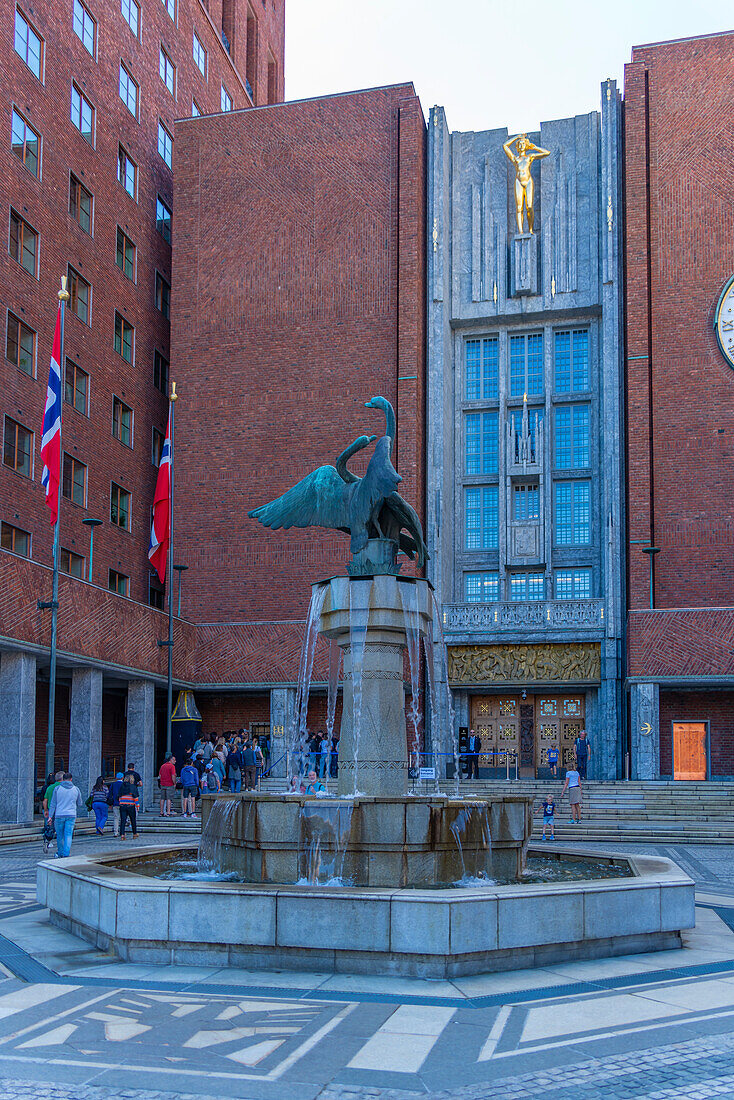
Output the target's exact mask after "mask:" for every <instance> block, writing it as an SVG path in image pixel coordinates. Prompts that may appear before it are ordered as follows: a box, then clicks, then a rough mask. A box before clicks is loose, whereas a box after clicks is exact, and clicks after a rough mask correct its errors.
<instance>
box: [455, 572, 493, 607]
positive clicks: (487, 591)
mask: <svg viewBox="0 0 734 1100" xmlns="http://www.w3.org/2000/svg"><path fill="white" fill-rule="evenodd" d="M464 590H465V594H466V600H467V603H491V602H493V601H494V600H498V599H499V598H500V578H499V573H466V574H465V577H464Z"/></svg>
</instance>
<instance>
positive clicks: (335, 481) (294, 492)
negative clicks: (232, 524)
mask: <svg viewBox="0 0 734 1100" xmlns="http://www.w3.org/2000/svg"><path fill="white" fill-rule="evenodd" d="M348 497H349V487H348V486H347V485H345V483H344V482H343V481H342V479H341V478H340V477H339V474H338V473H337V471H336V469H335V468H334V467H333V466H319V468H318V469H317V470H314V471H313V472H312V473H310V474H308V475H307V476H306V477H304V478H302V480H301V481H299V482H298V484H297V485H294V486H293V487H292V488H290V489H289V490H288V491H287V492H286V493H283V495H282V496H279V497H276V498H275V500H271V501H270V502H269V503H268V504H262V505H261V506H260V507H259V508H253V509H252V511H250V512H248V513H247V514H248V516H251V518H252V519H257V520H259V521H260V523H262V524H263V526H265V527H272V529H273V530H274V531H277V530H278V529H279V528H280V527H282V528H284V529H285V530H286V531H287V530H288V528H289V527H337V528H338V527H342V528H343V527H348V526H349V511H348Z"/></svg>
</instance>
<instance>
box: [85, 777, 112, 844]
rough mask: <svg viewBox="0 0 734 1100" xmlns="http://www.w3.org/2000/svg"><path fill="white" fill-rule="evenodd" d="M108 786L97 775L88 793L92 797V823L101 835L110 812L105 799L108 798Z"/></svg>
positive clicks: (102, 778)
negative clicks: (90, 791)
mask: <svg viewBox="0 0 734 1100" xmlns="http://www.w3.org/2000/svg"><path fill="white" fill-rule="evenodd" d="M109 795H110V791H109V787H108V786H107V784H106V783H105V781H104V777H103V776H101V775H99V776H97V782H96V783H95V784H94V786H93V787H92V793H91V795H90V797H91V799H92V812H93V813H94V824H95V828H96V830H97V834H98V835H99V836H102V833H103V832H104V827H105V825H106V824H107V817H108V815H109V812H110V808H109V806H108V805H107V799H108V798H109Z"/></svg>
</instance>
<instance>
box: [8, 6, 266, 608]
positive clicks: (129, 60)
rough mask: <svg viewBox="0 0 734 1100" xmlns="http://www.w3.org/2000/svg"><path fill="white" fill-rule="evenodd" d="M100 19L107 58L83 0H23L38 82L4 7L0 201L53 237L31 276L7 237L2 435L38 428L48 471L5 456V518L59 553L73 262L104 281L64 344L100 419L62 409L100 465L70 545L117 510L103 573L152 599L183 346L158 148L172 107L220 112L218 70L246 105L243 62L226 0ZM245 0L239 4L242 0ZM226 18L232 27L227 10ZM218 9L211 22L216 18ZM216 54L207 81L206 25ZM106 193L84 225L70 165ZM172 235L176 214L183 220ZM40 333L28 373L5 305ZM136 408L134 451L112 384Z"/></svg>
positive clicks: (106, 9)
mask: <svg viewBox="0 0 734 1100" xmlns="http://www.w3.org/2000/svg"><path fill="white" fill-rule="evenodd" d="M85 2H86V4H87V7H88V9H89V11H90V12H91V14H92V15H93V17H95V18H96V20H97V49H96V59H94V58H92V57H91V56H90V54H89V53H88V52H87V50H86V49H85V48H84V46H83V44H82V42H81V41H80V39H79V38H78V37H77V36H76V34H74V33H73V31H72V3H71V0H64V3H62V4H53V3H51V2H50V0H33V3H32V4H31V5H30V6H29V5H28V4H27V3H26V4H22V5H21V7H23V9H24V11H25V13H26V15H27V16H28V18H29V19H30V21H31V22H32V23H33V25H34V26H35V28H36V30H37V31H38V33H39V34H40V35H41V36H42V37H43V38H44V40H45V55H46V63H45V74H44V82H40V81H39V80H38V79H36V77H35V76H34V75H33V74H32V73H31V71H30V70H29V69H28V67H27V66H26V65H25V63H24V62H23V61H22V60H21V58H20V57H19V56H18V55H17V54H16V53H15V51H14V49H13V21H14V7H15V5H14V4H10V3H8V4H4V5H3V6H2V13H1V14H0V47H1V48H2V57H3V65H2V67H1V68H0V135H2V138H1V140H0V161H1V164H2V171H1V172H0V212H1V213H2V225H3V226H5V229H4V230H3V233H4V234H7V226H8V217H9V208H10V206H12V207H13V208H14V209H15V210H16V211H18V212H19V213H20V214H21V215H22V216H23V217H24V218H26V219H27V221H28V222H29V223H30V224H31V225H32V226H33V228H34V229H36V230H37V231H38V232H39V233H40V264H39V278H38V279H34V278H33V277H32V276H31V275H30V274H28V273H27V272H26V271H24V270H23V269H22V268H21V267H20V265H19V264H17V263H16V262H15V261H14V260H13V259H11V258H10V256H9V255H8V248H7V237H6V236H5V237H3V239H2V241H0V301H1V302H2V309H1V310H0V341H1V342H2V344H1V349H0V434H1V433H2V423H3V419H4V416H5V415H6V414H7V415H9V416H11V417H12V418H13V419H15V420H18V421H20V422H21V423H22V424H23V425H24V426H26V427H27V428H29V429H31V430H32V431H34V432H35V471H34V473H35V476H34V479H33V480H32V481H30V480H28V479H26V478H24V477H21V476H19V475H17V474H15V473H14V472H11V471H10V470H8V469H6V468H5V467H4V466H0V520H4V521H5V522H8V523H11V524H12V525H14V526H17V527H20V528H22V529H24V530H27V531H30V532H31V534H32V536H33V549H32V554H33V557H34V558H36V559H37V560H38V561H41V562H43V563H46V564H50V561H51V539H52V530H51V526H50V524H49V522H48V511H47V509H46V507H45V504H44V500H43V493H42V489H41V485H40V474H41V463H40V426H41V420H42V416H43V408H44V404H45V393H46V382H47V378H48V364H49V358H50V354H51V342H52V337H53V327H54V324H55V319H56V301H57V300H56V292H57V290H58V289H59V279H60V276H61V275H62V274H65V273H66V269H67V264H71V265H72V266H73V267H74V268H75V269H76V270H77V271H79V272H80V273H81V274H82V275H83V277H84V278H85V279H87V281H88V282H90V283H91V284H92V310H91V327H87V326H86V325H84V324H83V323H82V322H81V321H80V320H79V319H78V318H77V317H76V316H74V315H73V314H71V312H70V311H67V324H66V348H65V351H66V355H67V356H69V357H71V358H72V359H74V360H75V361H77V362H78V363H79V365H80V366H81V367H82V368H83V369H84V370H85V371H87V372H88V374H89V375H90V399H89V410H88V411H89V416H88V417H87V416H85V415H82V414H81V413H79V412H77V411H76V410H75V409H73V408H72V407H71V406H69V405H64V449H65V450H66V451H68V452H69V453H71V454H72V455H74V456H76V457H77V458H79V459H81V460H82V461H83V462H84V463H86V464H87V465H88V489H87V507H86V509H84V508H81V507H78V506H76V505H73V504H71V503H69V502H67V501H64V502H63V507H62V523H63V526H62V545H63V546H65V547H67V548H69V549H72V550H73V551H75V552H77V553H79V554H81V555H82V556H84V557H85V558H86V557H87V553H88V545H89V535H88V531H87V529H85V528H84V527H83V526H82V519H83V518H84V517H85V516H93V517H96V518H100V519H102V520H104V521H105V522H104V523H103V525H102V526H101V527H100V528H99V529H98V530H97V533H96V535H95V555H94V566H95V575H94V580H95V581H96V582H98V583H99V584H101V585H102V586H104V587H106V586H107V583H108V570H109V569H110V568H113V569H116V570H118V571H119V572H122V573H124V574H126V575H128V576H130V578H131V592H130V594H131V596H132V597H133V599H136V600H140V601H142V602H144V603H147V600H148V575H149V572H148V565H149V563H148V560H147V547H148V539H149V531H150V518H149V517H150V506H151V503H152V496H153V486H154V483H155V469H154V467H153V465H152V463H151V436H152V429H153V427H154V426H155V427H157V428H162V427H163V426H164V424H165V419H166V400H165V398H164V397H163V396H162V395H161V394H160V393H159V392H158V391H157V390H156V388H155V387H154V385H153V354H154V351H155V350H156V349H158V350H159V351H160V352H162V353H163V354H164V355H165V357H166V358H168V357H169V354H170V336H169V328H170V326H169V322H168V321H167V320H166V319H165V318H164V317H163V316H162V314H161V313H160V312H159V311H158V310H157V309H156V308H155V305H154V292H155V274H156V270H158V271H160V272H161V274H162V275H163V276H164V278H166V279H167V280H168V281H169V282H170V279H171V246H170V245H169V244H167V243H166V242H165V241H164V240H163V238H162V237H161V236H160V234H159V233H157V232H156V227H155V211H156V196H157V195H158V194H160V195H161V196H162V197H163V198H164V200H165V201H166V202H167V203H168V204H169V206H170V205H172V197H173V180H172V173H171V171H170V169H169V168H168V167H167V166H166V165H165V164H164V162H163V160H162V159H161V157H160V156H159V154H158V149H157V135H158V119H159V118H160V119H161V121H162V122H163V123H164V125H165V126H166V127H167V128H168V130H169V131H170V132H171V133H173V130H174V119H175V118H177V117H179V116H181V115H190V114H191V99H192V94H193V95H194V96H195V97H196V100H197V102H198V104H199V107H200V108H201V110H202V111H219V109H220V86H221V82H222V81H224V83H225V84H226V86H227V89H228V91H229V93H230V95H231V97H232V99H233V102H234V106H235V107H244V106H247V105H249V103H250V99H249V96H248V94H247V92H246V90H245V85H244V74H240V73H239V72H238V70H236V69H235V68H234V67H233V64H232V60H231V59H230V57H229V55H228V54H227V52H226V50H225V48H224V45H223V43H222V39H221V35H220V29H219V28H220V26H221V6H222V4H221V0H217V2H215V0H212V5H211V16H212V18H210V16H209V15H207V13H206V11H205V8H204V6H203V5H202V4H201V3H199V0H179V3H178V5H177V23H174V22H173V21H172V20H171V18H170V17H169V15H168V14H167V11H166V8H165V7H164V5H163V4H162V3H161V2H160V0H156V2H151V3H146V4H143V5H141V8H142V14H141V36H140V37H139V38H138V39H136V38H135V37H134V36H133V34H132V33H131V31H130V29H129V28H128V25H127V23H126V22H125V20H124V19H123V17H122V15H121V12H120V5H119V3H103V2H102V0H85ZM230 6H232V5H230ZM233 7H234V15H235V20H236V22H237V23H238V25H239V27H240V31H239V32H238V33H237V34H236V35H235V43H234V56H235V58H236V59H239V56H240V53H241V52H242V50H243V49H244V45H245V42H244V35H245V31H244V27H245V26H246V9H247V3H246V2H245V0H234V5H233ZM251 7H252V9H253V11H255V12H256V14H257V16H258V22H259V29H258V40H259V43H260V51H259V56H260V59H261V60H260V62H259V63H258V72H257V76H256V80H255V88H254V92H255V98H256V101H257V102H262V101H263V100H264V97H265V95H266V89H267V53H268V51H271V52H272V53H273V55H274V56H275V57H276V58H277V59H278V62H279V70H280V74H281V79H280V86H279V94H280V95H281V96H282V71H283V42H284V36H283V29H284V23H283V20H284V2H283V0H275V2H274V3H273V2H272V0H271V2H269V3H268V4H267V6H266V7H263V6H262V3H261V2H260V0H257V2H255V0H252V3H251ZM217 16H218V18H219V24H217V23H216V18H217ZM213 20H214V21H213ZM194 28H196V32H197V34H198V36H199V38H200V40H201V41H202V43H203V44H204V46H205V48H206V50H207V54H208V79H206V80H205V79H204V77H202V76H201V74H200V73H199V70H198V69H197V67H196V66H195V64H194V60H193V54H192V42H193V32H194ZM161 44H162V45H163V46H164V48H165V49H166V50H167V52H168V53H169V55H170V56H171V58H172V60H173V61H174V63H175V65H176V78H177V88H176V98H175V100H174V99H173V98H172V97H171V95H170V94H169V92H168V91H167V89H166V87H165V85H164V84H163V82H162V81H161V79H160V77H159V71H158V69H159V64H158V62H159V48H160V45H161ZM121 60H122V61H123V62H124V63H125V65H126V66H127V67H128V68H129V70H130V72H131V74H132V75H133V77H134V78H135V80H136V81H137V82H138V84H139V86H140V94H139V121H138V120H136V119H134V118H133V116H132V115H131V114H130V112H129V111H128V110H127V108H126V106H125V105H124V104H123V102H122V100H121V99H120V96H119V92H118V78H119V65H120V61H121ZM72 80H75V81H76V82H77V83H78V85H79V87H80V88H81V90H82V91H83V92H84V94H85V95H86V96H87V97H88V98H89V100H90V101H91V102H92V104H93V105H94V107H95V109H96V143H95V147H94V148H92V147H90V146H89V145H88V144H87V142H86V141H85V140H84V139H83V138H82V136H81V135H80V133H79V132H78V130H76V128H75V127H74V126H73V125H72V123H71V121H70V88H71V82H72ZM13 105H15V106H16V108H17V109H18V110H19V111H20V112H21V113H22V114H23V115H24V116H25V117H26V119H27V120H28V122H30V124H31V125H32V126H33V127H34V128H35V129H36V130H37V131H38V132H39V133H40V134H41V137H42V158H41V177H40V179H35V178H34V177H33V176H32V175H31V174H30V172H28V171H27V170H26V169H25V168H24V167H23V165H22V164H21V163H20V161H19V160H18V158H17V157H16V156H14V155H13V154H12V153H11V151H10V130H11V109H12V106H13ZM118 142H122V144H123V145H124V146H125V147H126V149H127V151H128V153H129V154H130V156H131V157H132V158H133V159H134V160H135V161H137V163H138V169H139V171H138V201H137V202H136V201H134V200H133V199H132V198H130V196H128V195H127V193H126V192H125V191H124V190H123V188H122V187H121V185H120V184H119V183H118V180H117V153H118ZM70 170H71V171H73V172H74V174H75V175H76V176H77V177H78V178H79V179H81V181H82V182H83V183H84V185H85V186H86V187H87V188H88V189H89V190H90V191H91V192H92V193H93V195H94V235H93V237H90V236H89V235H88V234H86V233H84V232H83V231H82V230H81V229H80V227H79V225H78V224H77V222H75V221H74V220H73V219H72V218H71V217H70V216H69V214H68V196H69V172H70ZM173 224H174V234H175V225H176V212H175V210H174V216H173ZM118 225H119V226H120V227H121V228H122V229H123V230H124V232H125V233H126V234H127V236H128V237H129V238H130V239H131V240H132V241H134V243H135V244H136V246H137V272H136V282H135V283H133V282H131V281H130V280H129V279H127V278H125V276H124V275H123V274H122V272H121V271H120V270H119V269H118V268H117V267H116V266H115V250H116V233H117V226H118ZM8 309H10V310H12V312H13V313H15V314H16V316H18V317H20V318H21V320H23V321H24V322H25V323H27V324H28V325H29V326H30V327H31V328H33V329H34V330H36V331H37V332H38V341H37V370H36V377H35V378H29V377H27V375H25V374H23V373H21V372H20V371H18V370H17V369H16V368H15V367H14V366H13V365H11V364H10V363H9V362H8V361H7V360H6V359H5V346H6V317H7V312H6V311H7V310H8ZM116 310H117V311H119V312H120V313H121V314H122V315H123V316H125V317H126V318H127V319H128V320H129V321H130V323H131V324H132V325H133V326H134V328H135V363H134V365H132V366H131V365H128V364H127V363H125V361H124V360H123V359H122V358H121V356H119V355H117V354H116V353H115V352H114V350H113V332H114V315H115V311H116ZM113 394H115V395H117V396H118V397H120V398H121V399H122V400H123V401H124V402H125V403H126V404H128V405H129V406H130V407H131V408H132V409H133V413H134V440H133V443H134V445H133V448H132V449H130V448H128V447H125V446H123V445H122V444H121V443H120V442H119V441H118V440H117V439H114V438H113V437H112V434H111V424H112V396H113ZM113 479H114V480H115V481H117V482H119V483H120V484H121V485H122V486H123V487H125V488H126V489H128V490H129V491H130V492H131V493H132V531H131V532H130V533H128V532H126V531H121V530H120V529H119V528H116V527H113V526H112V524H111V523H110V522H109V517H110V482H111V480H113Z"/></svg>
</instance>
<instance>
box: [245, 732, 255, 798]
mask: <svg viewBox="0 0 734 1100" xmlns="http://www.w3.org/2000/svg"><path fill="white" fill-rule="evenodd" d="M243 756H244V760H245V790H246V791H254V790H255V787H256V786H257V754H256V752H255V748H254V746H253V744H252V742H251V741H248V742H247V744H246V745H245V751H244V753H243Z"/></svg>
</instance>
